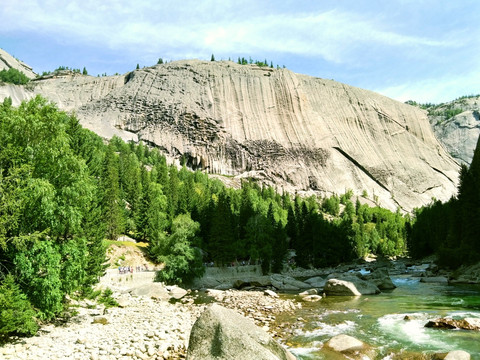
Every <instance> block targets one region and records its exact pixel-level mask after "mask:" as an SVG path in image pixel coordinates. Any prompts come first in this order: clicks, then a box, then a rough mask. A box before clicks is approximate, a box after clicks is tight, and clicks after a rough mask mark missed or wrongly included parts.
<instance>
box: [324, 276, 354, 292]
mask: <svg viewBox="0 0 480 360" xmlns="http://www.w3.org/2000/svg"><path fill="white" fill-rule="evenodd" d="M323 291H324V292H325V294H326V295H328V296H360V295H362V294H361V293H360V291H358V289H357V288H356V286H355V284H353V283H352V282H350V281H345V280H338V279H330V280H328V281H327V282H326V283H325V288H324V289H323Z"/></svg>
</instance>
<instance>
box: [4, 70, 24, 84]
mask: <svg viewBox="0 0 480 360" xmlns="http://www.w3.org/2000/svg"><path fill="white" fill-rule="evenodd" d="M0 81H3V82H6V83H12V84H15V85H25V84H26V83H28V82H29V81H30V79H29V78H28V77H27V76H26V75H25V74H24V73H23V72H21V71H19V70H17V69H13V68H10V69H8V70H1V71H0Z"/></svg>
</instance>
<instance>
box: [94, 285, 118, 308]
mask: <svg viewBox="0 0 480 360" xmlns="http://www.w3.org/2000/svg"><path fill="white" fill-rule="evenodd" d="M112 295H113V291H112V290H110V289H109V288H107V289H105V290H104V291H103V293H102V295H101V296H100V297H99V298H98V302H99V303H100V304H103V305H105V307H106V308H109V307H114V306H118V302H117V300H115V299H114V298H113V297H112Z"/></svg>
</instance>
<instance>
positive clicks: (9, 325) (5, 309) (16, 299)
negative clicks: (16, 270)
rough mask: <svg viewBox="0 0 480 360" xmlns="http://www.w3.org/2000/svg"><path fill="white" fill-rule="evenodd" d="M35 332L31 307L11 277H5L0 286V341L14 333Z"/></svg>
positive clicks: (35, 326) (36, 328)
mask: <svg viewBox="0 0 480 360" xmlns="http://www.w3.org/2000/svg"><path fill="white" fill-rule="evenodd" d="M37 330H38V325H37V323H36V322H35V311H34V310H33V308H32V305H31V304H30V302H29V301H28V300H27V297H26V296H25V294H24V293H23V292H22V291H21V290H20V287H19V286H18V285H17V284H16V283H15V280H14V278H13V276H12V275H7V276H6V277H5V278H4V280H3V283H2V284H1V285H0V340H2V339H5V338H6V337H8V336H10V335H12V334H15V333H17V334H23V335H34V334H35V333H36V332H37Z"/></svg>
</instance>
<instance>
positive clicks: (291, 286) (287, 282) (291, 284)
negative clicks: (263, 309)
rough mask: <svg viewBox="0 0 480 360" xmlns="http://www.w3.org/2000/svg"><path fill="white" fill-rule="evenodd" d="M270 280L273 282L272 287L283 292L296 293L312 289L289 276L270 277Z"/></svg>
mask: <svg viewBox="0 0 480 360" xmlns="http://www.w3.org/2000/svg"><path fill="white" fill-rule="evenodd" d="M270 280H271V282H272V286H274V287H275V288H277V289H278V290H283V291H296V290H300V289H309V288H311V285H310V284H307V283H304V282H303V281H299V280H295V279H294V278H293V277H291V276H287V275H281V274H273V275H272V276H270Z"/></svg>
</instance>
